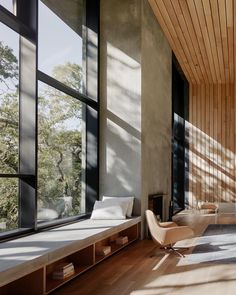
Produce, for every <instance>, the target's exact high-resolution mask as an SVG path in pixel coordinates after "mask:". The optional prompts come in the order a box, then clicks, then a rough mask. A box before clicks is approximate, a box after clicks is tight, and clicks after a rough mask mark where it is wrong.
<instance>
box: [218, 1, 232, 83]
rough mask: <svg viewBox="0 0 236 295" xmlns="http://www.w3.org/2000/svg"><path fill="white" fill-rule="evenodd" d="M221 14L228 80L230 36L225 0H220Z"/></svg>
mask: <svg viewBox="0 0 236 295" xmlns="http://www.w3.org/2000/svg"><path fill="white" fill-rule="evenodd" d="M218 7H219V15H220V29H221V38H222V45H223V56H224V65H225V79H226V82H227V81H229V80H230V79H229V54H228V52H229V51H228V36H227V23H226V9H225V1H222V0H218Z"/></svg>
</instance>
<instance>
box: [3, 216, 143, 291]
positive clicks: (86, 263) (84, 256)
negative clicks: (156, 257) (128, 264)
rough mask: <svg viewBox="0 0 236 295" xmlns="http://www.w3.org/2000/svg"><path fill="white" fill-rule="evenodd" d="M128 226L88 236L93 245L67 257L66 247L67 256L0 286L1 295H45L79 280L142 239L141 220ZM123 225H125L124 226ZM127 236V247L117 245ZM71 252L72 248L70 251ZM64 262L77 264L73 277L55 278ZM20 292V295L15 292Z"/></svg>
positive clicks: (86, 246)
mask: <svg viewBox="0 0 236 295" xmlns="http://www.w3.org/2000/svg"><path fill="white" fill-rule="evenodd" d="M133 223H134V221H133V222H131V224H130V225H129V223H128V224H127V225H126V224H125V226H126V228H125V229H123V230H120V229H119V227H117V230H116V228H112V231H111V234H108V233H106V232H105V234H104V235H103V236H102V235H101V236H100V239H99V238H97V237H96V238H94V241H93V237H92V236H91V237H89V238H90V239H89V241H90V243H89V244H87V245H85V246H84V247H83V248H82V249H79V250H77V251H76V250H74V251H73V252H72V253H69V254H68V249H67V248H65V249H63V250H65V251H62V252H60V253H65V256H63V255H61V254H60V259H54V260H53V261H52V259H51V261H50V262H48V263H46V264H45V265H44V266H43V267H41V268H40V269H38V270H36V271H33V272H31V273H29V274H27V275H25V276H23V277H21V278H18V279H16V280H14V281H13V282H10V283H8V284H6V285H5V286H2V287H0V294H1V295H15V294H17V295H45V294H49V293H50V292H52V291H54V290H55V289H57V288H59V287H60V286H62V285H64V284H65V283H67V282H69V281H70V280H72V279H74V278H75V277H78V276H79V275H80V274H82V273H84V272H85V271H87V270H89V269H90V268H91V267H93V266H94V265H96V264H97V263H100V262H102V261H103V260H104V259H106V258H108V257H110V256H111V255H112V254H114V253H116V252H117V251H119V250H121V249H122V248H124V247H126V246H127V245H129V244H130V243H132V242H134V241H135V240H137V239H138V237H139V225H140V220H138V221H137V222H136V223H135V224H133ZM123 226H124V225H123ZM122 236H127V237H128V242H127V243H126V244H124V245H117V244H116V239H117V238H118V237H122ZM107 246H109V247H111V251H110V253H107V255H101V253H102V252H101V251H100V254H98V253H96V252H98V249H100V250H101V249H102V247H107ZM70 249H71V248H70ZM50 257H54V258H55V257H56V254H55V253H54V252H53V253H51V256H50ZM62 263H73V265H74V270H75V271H74V274H73V275H71V276H69V277H67V278H65V279H61V280H56V279H53V272H54V271H55V270H57V269H58V267H59V265H61V264H62ZM16 290H17V292H16Z"/></svg>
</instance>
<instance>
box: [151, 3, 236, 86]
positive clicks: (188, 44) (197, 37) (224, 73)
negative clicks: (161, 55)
mask: <svg viewBox="0 0 236 295" xmlns="http://www.w3.org/2000/svg"><path fill="white" fill-rule="evenodd" d="M148 1H149V3H150V5H151V7H152V9H153V11H154V13H155V15H156V17H157V20H158V22H159V24H160V25H161V27H162V29H163V31H164V33H165V35H166V37H167V39H168V41H169V43H170V46H171V48H172V50H173V52H174V54H175V55H176V58H177V59H178V61H179V63H180V65H181V67H182V69H183V71H184V73H185V75H186V78H187V79H188V81H189V82H190V83H192V84H202V83H205V84H207V83H216V84H217V83H234V69H235V59H234V56H235V55H236V45H235V41H234V40H236V0H148Z"/></svg>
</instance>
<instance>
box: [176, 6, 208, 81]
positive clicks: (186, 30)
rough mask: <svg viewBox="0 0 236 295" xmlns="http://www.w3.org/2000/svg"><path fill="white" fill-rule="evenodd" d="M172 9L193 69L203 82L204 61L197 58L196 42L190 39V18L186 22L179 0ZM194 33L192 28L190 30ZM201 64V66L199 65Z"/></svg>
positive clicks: (204, 73) (204, 75)
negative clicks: (186, 45)
mask: <svg viewBox="0 0 236 295" xmlns="http://www.w3.org/2000/svg"><path fill="white" fill-rule="evenodd" d="M172 5H173V1H172ZM173 9H174V11H175V13H176V16H177V17H178V20H179V24H180V28H181V31H182V34H183V36H184V38H185V40H186V42H187V44H188V48H189V51H190V55H191V56H192V59H193V69H194V70H195V71H196V72H197V73H198V77H199V80H200V83H203V82H205V79H206V78H205V77H206V72H205V67H204V63H203V61H202V60H201V63H200V61H199V59H198V55H197V44H195V43H194V42H193V40H192V37H191V34H190V27H192V28H193V24H192V22H191V19H190V18H189V19H190V23H187V22H186V20H185V15H184V13H183V11H182V8H181V6H180V1H179V0H177V1H175V2H174V6H173ZM192 32H193V33H194V34H195V32H194V30H193V31H192ZM200 65H201V66H200Z"/></svg>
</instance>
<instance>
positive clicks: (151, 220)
mask: <svg viewBox="0 0 236 295" xmlns="http://www.w3.org/2000/svg"><path fill="white" fill-rule="evenodd" d="M145 213H146V220H147V224H148V228H149V231H150V234H151V236H152V239H153V241H154V242H155V243H157V244H159V245H163V243H164V233H163V231H164V230H163V228H161V226H160V225H159V222H158V221H157V219H156V216H155V215H154V213H153V212H152V211H151V210H146V212H145Z"/></svg>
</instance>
